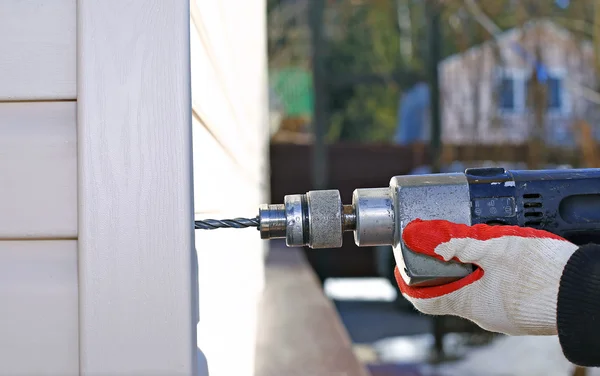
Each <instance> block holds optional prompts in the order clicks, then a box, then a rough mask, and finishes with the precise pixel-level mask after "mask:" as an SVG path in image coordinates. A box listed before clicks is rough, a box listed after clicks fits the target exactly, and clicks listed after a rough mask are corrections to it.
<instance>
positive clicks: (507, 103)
mask: <svg viewBox="0 0 600 376" xmlns="http://www.w3.org/2000/svg"><path fill="white" fill-rule="evenodd" d="M499 100H500V109H502V110H510V111H514V110H515V79H514V78H512V77H506V76H505V77H502V79H501V81H500V96H499Z"/></svg>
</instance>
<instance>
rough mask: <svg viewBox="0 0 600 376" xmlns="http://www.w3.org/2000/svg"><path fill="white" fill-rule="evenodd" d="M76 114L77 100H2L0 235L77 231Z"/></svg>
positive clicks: (58, 234) (55, 235) (36, 235)
mask: <svg viewBox="0 0 600 376" xmlns="http://www.w3.org/2000/svg"><path fill="white" fill-rule="evenodd" d="M0 86H1V85H0ZM0 90H1V89H0ZM75 118H76V105H75V102H52V103H48V102H46V103H44V102H38V103H0V176H2V184H0V213H3V215H0V239H16V238H75V237H76V236H77V143H76V134H75V130H76V125H75ZM7 213H8V214H7Z"/></svg>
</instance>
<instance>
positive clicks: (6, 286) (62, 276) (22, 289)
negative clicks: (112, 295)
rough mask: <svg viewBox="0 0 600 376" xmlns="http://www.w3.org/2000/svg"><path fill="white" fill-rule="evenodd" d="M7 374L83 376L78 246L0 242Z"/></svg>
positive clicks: (1, 360) (1, 356)
mask: <svg viewBox="0 0 600 376" xmlns="http://www.w3.org/2000/svg"><path fill="white" fill-rule="evenodd" d="M0 301H1V302H2V308H1V309H0V347H1V348H2V351H1V352H0V368H1V369H2V374H3V375H15V376H18V375H23V376H25V375H39V376H45V375H47V376H55V375H64V376H74V375H78V374H79V349H78V304H77V242H76V241H75V240H51V241H31V240H26V241H23V240H21V241H0Z"/></svg>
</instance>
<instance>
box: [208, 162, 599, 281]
mask: <svg viewBox="0 0 600 376" xmlns="http://www.w3.org/2000/svg"><path fill="white" fill-rule="evenodd" d="M415 219H421V220H434V219H441V220H447V221H450V222H454V223H459V224H466V225H476V224H488V225H512V226H522V227H532V228H537V229H541V230H545V231H549V232H551V233H554V234H556V235H559V236H561V237H563V238H565V239H567V240H569V241H571V242H573V243H575V244H577V245H583V244H586V243H600V169H557V170H515V171H509V170H505V169H503V168H495V167H494V168H473V169H467V170H466V171H465V172H464V173H444V174H427V175H405V176H395V177H393V178H391V180H390V184H389V187H384V188H359V189H356V190H355V191H354V193H353V196H352V204H351V205H344V204H343V203H342V201H341V198H340V194H339V191H337V190H319V191H310V192H307V193H305V194H296V195H287V196H285V197H284V203H283V204H276V205H261V206H260V208H259V216H258V218H257V220H256V221H255V222H256V223H257V224H258V229H259V230H260V234H261V237H262V238H263V239H274V238H285V239H286V244H287V245H288V246H289V247H295V246H309V247H311V248H315V249H318V248H337V247H341V246H342V239H343V237H342V235H343V232H345V231H353V232H354V241H355V243H356V244H357V245H358V246H391V247H392V248H393V251H394V257H395V260H396V264H397V265H398V269H399V271H400V274H401V276H402V278H403V279H404V280H405V282H406V283H407V284H408V285H410V286H432V285H440V284H444V283H448V282H451V281H453V280H457V279H459V278H463V277H465V276H466V275H468V274H469V273H472V272H473V270H474V268H475V266H474V265H469V264H463V263H459V262H454V261H450V262H443V261H441V260H438V259H435V258H432V257H429V256H426V255H423V254H418V253H415V252H413V251H412V250H410V249H409V248H408V247H407V246H406V245H405V244H404V242H403V241H402V232H403V230H404V228H405V227H406V225H407V224H408V223H410V222H411V221H413V220H415ZM248 221H249V220H248ZM213 222H214V223H213ZM213 222H210V223H209V222H206V223H207V227H206V228H216V227H218V226H217V225H220V224H221V223H224V224H227V223H225V222H223V221H221V222H219V221H213ZM232 222H233V223H234V224H235V225H236V226H242V225H244V223H242V221H232ZM342 257H343V255H342Z"/></svg>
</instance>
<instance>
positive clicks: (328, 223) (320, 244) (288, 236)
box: [259, 190, 356, 248]
mask: <svg viewBox="0 0 600 376" xmlns="http://www.w3.org/2000/svg"><path fill="white" fill-rule="evenodd" d="M259 219H260V224H259V230H260V235H261V238H262V239H282V238H283V239H285V240H286V244H287V246H288V247H298V246H309V247H311V248H339V247H341V246H342V235H343V233H344V232H345V231H352V230H354V229H355V228H356V212H355V209H354V207H353V206H351V205H343V204H342V199H341V197H340V193H339V191H337V190H323V191H310V192H308V193H306V194H296V195H288V196H285V198H284V203H283V204H279V205H261V206H260V207H259Z"/></svg>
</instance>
